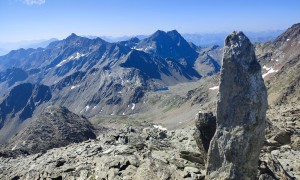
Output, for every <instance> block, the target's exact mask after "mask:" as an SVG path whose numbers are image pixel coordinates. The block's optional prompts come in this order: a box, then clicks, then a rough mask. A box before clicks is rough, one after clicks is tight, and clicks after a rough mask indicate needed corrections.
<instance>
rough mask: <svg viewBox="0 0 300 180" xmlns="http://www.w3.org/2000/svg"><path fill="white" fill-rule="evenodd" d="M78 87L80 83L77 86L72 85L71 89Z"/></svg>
mask: <svg viewBox="0 0 300 180" xmlns="http://www.w3.org/2000/svg"><path fill="white" fill-rule="evenodd" d="M78 87H79V85H77V86H72V87H71V90H72V89H75V88H78Z"/></svg>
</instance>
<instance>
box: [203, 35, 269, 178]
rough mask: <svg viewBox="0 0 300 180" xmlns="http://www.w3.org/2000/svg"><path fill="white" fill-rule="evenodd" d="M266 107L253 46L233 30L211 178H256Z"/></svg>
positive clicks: (210, 164)
mask: <svg viewBox="0 0 300 180" xmlns="http://www.w3.org/2000/svg"><path fill="white" fill-rule="evenodd" d="M266 110H267V91H266V87H265V84H264V81H263V79H262V75H261V67H260V65H259V63H258V62H257V60H256V57H255V53H254V49H253V46H252V44H251V43H250V41H249V39H248V38H247V37H246V36H245V35H244V34H243V33H242V32H233V33H232V34H230V35H229V36H228V37H227V38H226V40H225V47H224V54H223V66H222V70H221V80H220V87H219V98H218V102H217V130H216V133H215V135H214V137H213V139H212V142H211V144H210V148H209V152H208V164H207V172H206V178H207V179H255V178H256V176H257V164H258V158H259V153H260V149H261V147H262V145H263V141H264V130H265V116H266Z"/></svg>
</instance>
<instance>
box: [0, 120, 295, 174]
mask: <svg viewBox="0 0 300 180" xmlns="http://www.w3.org/2000/svg"><path fill="white" fill-rule="evenodd" d="M194 132H195V129H194V128H186V129H178V130H172V131H169V130H166V129H165V128H163V127H161V126H157V125H150V124H147V125H144V126H140V127H139V128H132V127H127V128H122V129H120V130H110V131H109V132H107V133H106V134H101V135H99V136H98V137H97V138H96V139H94V140H88V141H85V142H82V143H78V144H71V145H68V146H66V147H61V148H55V149H51V150H48V151H47V152H46V153H44V154H42V153H38V154H34V155H28V156H20V157H17V158H12V157H11V158H4V157H0V172H1V174H0V179H204V177H205V173H206V172H205V167H204V166H205V165H204V160H203V156H202V155H201V154H200V151H199V149H198V147H197V144H196V140H195V139H194V136H193V134H194ZM267 147H270V146H264V148H263V149H268V148H267ZM275 149H276V150H272V151H270V153H268V151H267V150H262V153H261V156H260V165H259V167H258V171H257V172H258V174H260V177H261V179H284V178H286V179H294V178H297V179H299V178H300V160H299V158H297V157H300V151H299V150H298V151H297V150H293V149H292V148H291V147H290V146H289V145H283V146H279V147H277V148H275ZM245 163H246V162H245Z"/></svg>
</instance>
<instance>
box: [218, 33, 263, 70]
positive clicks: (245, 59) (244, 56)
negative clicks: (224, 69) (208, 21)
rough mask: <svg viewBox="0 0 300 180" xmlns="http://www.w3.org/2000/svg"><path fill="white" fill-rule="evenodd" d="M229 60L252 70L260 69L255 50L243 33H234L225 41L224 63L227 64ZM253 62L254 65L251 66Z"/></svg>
mask: <svg viewBox="0 0 300 180" xmlns="http://www.w3.org/2000/svg"><path fill="white" fill-rule="evenodd" d="M232 56H234V58H232ZM227 60H231V61H241V64H242V65H244V67H248V66H251V68H258V70H259V69H260V66H259V64H258V62H257V61H256V58H255V53H254V48H253V46H252V44H251V42H250V40H249V39H248V37H247V36H246V35H245V34H244V33H243V32H241V31H238V32H236V31H234V32H233V33H231V34H230V35H229V36H227V38H226V39H225V46H224V58H223V61H224V62H223V63H226V61H227ZM252 62H253V64H251V63H252ZM249 63H250V64H249ZM252 66H253V67H252Z"/></svg>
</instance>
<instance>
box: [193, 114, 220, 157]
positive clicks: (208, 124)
mask: <svg viewBox="0 0 300 180" xmlns="http://www.w3.org/2000/svg"><path fill="white" fill-rule="evenodd" d="M196 128H197V129H196V130H195V133H194V138H195V140H196V143H197V146H198V148H199V150H200V152H201V154H202V156H203V158H204V161H206V155H207V152H208V148H209V144H210V141H211V139H212V138H213V136H214V134H215V132H216V117H215V116H214V115H213V114H212V113H211V112H207V113H201V112H199V113H198V114H197V117H196Z"/></svg>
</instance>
